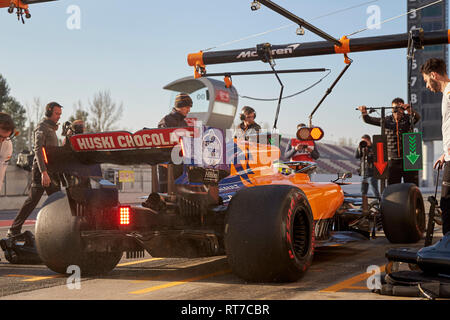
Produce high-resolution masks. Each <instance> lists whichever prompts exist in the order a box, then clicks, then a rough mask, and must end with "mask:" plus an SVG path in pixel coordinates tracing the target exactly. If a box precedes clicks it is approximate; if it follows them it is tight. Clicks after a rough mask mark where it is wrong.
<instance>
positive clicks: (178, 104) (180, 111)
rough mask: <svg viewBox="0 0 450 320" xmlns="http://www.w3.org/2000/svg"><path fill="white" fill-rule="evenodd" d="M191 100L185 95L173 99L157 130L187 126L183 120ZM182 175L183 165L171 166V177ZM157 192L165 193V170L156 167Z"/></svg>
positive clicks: (190, 105) (189, 108) (161, 166)
mask: <svg viewBox="0 0 450 320" xmlns="http://www.w3.org/2000/svg"><path fill="white" fill-rule="evenodd" d="M192 104H193V103H192V99H191V97H190V96H189V95H188V94H187V93H183V92H182V93H179V94H178V95H177V96H176V97H175V104H174V107H173V109H172V112H171V113H169V114H168V115H166V116H165V117H164V118H162V119H161V121H159V123H158V128H183V127H187V126H188V124H187V122H186V120H185V118H186V116H187V115H188V113H189V112H190V111H191V108H192ZM182 174H183V165H174V166H173V176H174V179H177V178H178V177H179V176H181V175H182ZM158 180H159V192H163V193H165V192H167V168H166V167H164V165H158Z"/></svg>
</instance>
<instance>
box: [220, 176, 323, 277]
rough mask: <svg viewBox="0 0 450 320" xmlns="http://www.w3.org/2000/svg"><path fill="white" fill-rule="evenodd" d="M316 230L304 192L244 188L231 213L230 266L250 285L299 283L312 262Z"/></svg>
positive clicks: (286, 188) (279, 187)
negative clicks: (253, 283)
mask: <svg viewBox="0 0 450 320" xmlns="http://www.w3.org/2000/svg"><path fill="white" fill-rule="evenodd" d="M313 230H314V221H313V216H312V211H311V208H310V206H309V203H308V200H307V199H306V196H305V194H304V193H303V192H302V191H301V190H300V189H298V188H296V187H292V186H283V185H273V186H257V187H252V188H248V189H242V190H240V191H239V192H237V193H236V195H235V196H234V197H233V198H232V200H231V203H230V205H229V208H228V217H227V222H226V225H225V250H226V253H227V256H228V262H229V264H230V266H231V268H232V270H233V272H234V273H235V274H236V275H237V276H239V277H241V278H242V279H244V280H247V281H252V282H289V281H296V280H298V279H299V278H300V277H301V276H302V275H303V273H304V272H305V271H306V269H307V268H308V267H309V265H310V264H311V262H312V259H313V252H314V231H313Z"/></svg>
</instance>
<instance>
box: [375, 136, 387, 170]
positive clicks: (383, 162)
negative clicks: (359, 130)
mask: <svg viewBox="0 0 450 320" xmlns="http://www.w3.org/2000/svg"><path fill="white" fill-rule="evenodd" d="M372 141H373V143H372V150H373V152H374V160H373V161H374V162H373V165H374V170H373V176H374V177H375V178H377V179H387V171H388V170H387V160H388V159H387V139H386V137H383V136H382V135H374V136H373V140H372Z"/></svg>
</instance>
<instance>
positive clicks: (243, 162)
mask: <svg viewBox="0 0 450 320" xmlns="http://www.w3.org/2000/svg"><path fill="white" fill-rule="evenodd" d="M300 130H307V132H306V134H305V132H302V133H299V134H298V135H297V136H298V138H302V137H303V138H304V137H306V138H307V139H314V138H313V136H314V137H316V138H320V137H321V136H323V132H322V130H321V129H320V128H318V127H315V128H302V129H300ZM279 141H280V137H279V135H277V134H271V133H266V134H265V133H260V134H258V135H255V136H249V137H248V139H237V138H228V137H227V135H226V133H225V132H224V131H223V130H221V129H216V128H209V127H187V128H164V129H144V130H140V131H138V132H136V133H134V134H131V133H129V132H125V131H116V132H103V133H92V134H78V135H73V136H71V137H70V139H69V143H68V144H66V145H65V146H62V147H52V148H47V149H45V150H44V151H45V152H44V154H45V156H46V161H47V165H48V170H49V171H50V172H54V173H59V175H60V177H61V180H62V182H63V184H64V186H65V190H64V191H61V192H58V193H55V194H52V195H51V196H50V197H49V198H48V199H47V201H46V203H45V204H44V206H43V208H42V209H41V210H40V212H39V214H38V217H37V223H36V228H35V243H36V248H37V252H38V254H39V257H40V259H41V260H42V261H43V263H44V264H46V265H47V266H48V267H49V268H50V269H51V270H53V271H55V272H59V273H66V270H67V268H68V267H69V266H71V265H78V266H79V267H80V268H81V272H82V273H83V274H84V275H86V274H101V273H105V272H108V271H110V270H112V269H113V268H114V267H115V266H116V265H117V263H118V262H119V260H120V259H121V257H122V255H123V253H124V252H126V253H127V257H129V258H135V257H141V256H143V253H144V251H147V252H148V253H149V254H150V255H152V256H154V257H199V256H209V255H223V254H226V255H227V257H228V261H229V264H230V266H231V268H232V270H233V272H234V273H235V274H236V275H238V276H239V277H241V278H243V279H245V280H247V281H296V280H298V279H299V278H300V277H301V276H302V274H303V273H304V272H305V271H306V270H307V269H308V267H309V265H310V264H311V263H312V260H313V254H314V248H315V247H317V246H320V245H325V244H326V243H327V242H328V243H329V242H333V241H336V239H338V238H339V235H343V236H344V237H345V236H348V235H349V234H350V233H355V231H356V232H359V233H358V234H361V233H363V234H364V232H366V233H367V234H368V233H369V231H370V229H368V228H370V226H369V227H366V229H367V230H364V227H362V226H363V225H364V224H363V223H360V222H361V221H368V222H370V223H371V224H372V226H373V225H374V224H375V222H376V214H377V213H378V210H373V208H372V209H370V210H368V211H365V210H358V209H357V207H358V204H357V203H356V202H357V201H358V199H353V198H346V196H345V194H344V192H343V190H342V189H341V186H340V184H342V183H345V182H343V179H340V180H336V181H334V182H320V183H319V182H312V181H311V180H310V177H309V175H308V174H309V173H311V172H312V171H313V170H314V169H315V166H316V165H315V164H314V163H311V162H301V161H300V162H299V161H297V162H283V161H280V160H279V158H280V147H279ZM101 163H114V164H119V165H134V164H147V165H150V166H151V168H152V192H151V194H150V195H149V196H148V198H147V199H146V201H144V202H142V203H135V204H132V203H120V202H119V197H118V188H117V187H116V185H114V184H112V183H110V182H109V181H106V180H103V179H102V177H101V175H102V172H101V168H100V164H101ZM158 166H164V167H165V169H166V170H167V180H166V181H161V178H160V179H159V181H158V177H157V174H156V173H157V167H158ZM175 166H182V168H183V174H181V176H179V177H176V176H175V175H174V167H175ZM158 183H165V184H167V190H166V192H159V186H158ZM380 209H381V211H382V213H383V215H382V216H383V227H384V229H385V232H392V239H393V241H394V242H398V241H400V242H415V241H418V240H419V239H420V237H421V236H422V234H423V229H424V227H423V221H422V220H423V218H424V210H423V200H422V196H421V194H420V191H419V189H418V188H417V187H415V186H414V185H409V184H401V185H394V186H393V187H392V188H387V189H386V190H385V192H384V194H383V199H382V200H381V205H380ZM370 223H369V224H367V225H370ZM389 230H391V231H389Z"/></svg>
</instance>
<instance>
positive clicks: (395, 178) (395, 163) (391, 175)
mask: <svg viewBox="0 0 450 320" xmlns="http://www.w3.org/2000/svg"><path fill="white" fill-rule="evenodd" d="M402 178H403V183H414V184H415V185H417V186H418V185H419V172H418V171H404V170H403V160H402V159H398V160H397V159H395V160H389V162H388V179H387V184H388V185H389V184H394V183H401V182H402Z"/></svg>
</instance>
